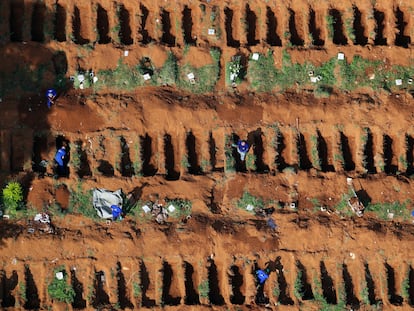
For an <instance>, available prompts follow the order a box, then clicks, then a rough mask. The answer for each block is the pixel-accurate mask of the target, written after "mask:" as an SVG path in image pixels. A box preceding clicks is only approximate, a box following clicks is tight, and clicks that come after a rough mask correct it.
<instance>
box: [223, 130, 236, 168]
mask: <svg viewBox="0 0 414 311" xmlns="http://www.w3.org/2000/svg"><path fill="white" fill-rule="evenodd" d="M224 141H225V142H224V154H225V156H226V165H225V170H224V171H225V173H233V172H234V171H235V170H236V169H235V165H236V160H235V159H234V157H233V147H232V146H231V139H230V136H229V135H225V137H224Z"/></svg>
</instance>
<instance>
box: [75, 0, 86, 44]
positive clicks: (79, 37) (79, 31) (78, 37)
mask: <svg viewBox="0 0 414 311" xmlns="http://www.w3.org/2000/svg"><path fill="white" fill-rule="evenodd" d="M84 11H85V10H84V9H80V8H79V7H77V6H74V8H73V16H72V34H73V38H74V42H75V43H76V44H80V45H83V44H88V43H89V40H88V39H87V38H86V37H84V32H85V27H86V25H84V24H85V20H87V18H86V14H85V13H84ZM81 12H82V13H83V14H82V15H81Z"/></svg>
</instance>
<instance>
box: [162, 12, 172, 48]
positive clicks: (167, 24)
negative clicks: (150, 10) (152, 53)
mask: <svg viewBox="0 0 414 311" xmlns="http://www.w3.org/2000/svg"><path fill="white" fill-rule="evenodd" d="M170 15H171V13H170V12H168V11H167V10H165V9H164V8H161V25H162V36H161V42H162V43H164V44H166V45H167V46H174V45H175V36H174V35H173V34H172V32H171V30H172V24H171V16H170Z"/></svg>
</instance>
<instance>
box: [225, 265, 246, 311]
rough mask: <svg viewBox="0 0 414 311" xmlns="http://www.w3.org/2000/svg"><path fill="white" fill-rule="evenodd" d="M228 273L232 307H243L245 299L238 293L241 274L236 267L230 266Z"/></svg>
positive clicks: (241, 283) (241, 280)
mask: <svg viewBox="0 0 414 311" xmlns="http://www.w3.org/2000/svg"><path fill="white" fill-rule="evenodd" d="M229 271H230V273H228V277H229V285H230V286H231V295H230V302H231V303H232V304H234V305H243V304H244V303H245V301H246V297H245V296H244V295H243V293H242V292H241V291H240V289H241V287H242V285H243V273H240V269H239V267H238V266H237V265H232V266H231V267H230V269H229Z"/></svg>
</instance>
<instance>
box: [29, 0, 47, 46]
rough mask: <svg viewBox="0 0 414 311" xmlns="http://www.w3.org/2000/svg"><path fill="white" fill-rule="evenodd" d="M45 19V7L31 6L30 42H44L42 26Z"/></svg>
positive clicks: (39, 5)
mask: <svg viewBox="0 0 414 311" xmlns="http://www.w3.org/2000/svg"><path fill="white" fill-rule="evenodd" d="M45 17H46V6H45V4H44V3H40V2H38V3H35V4H33V11H32V25H31V36H32V41H36V42H43V41H44V40H45V35H44V26H45Z"/></svg>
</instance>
